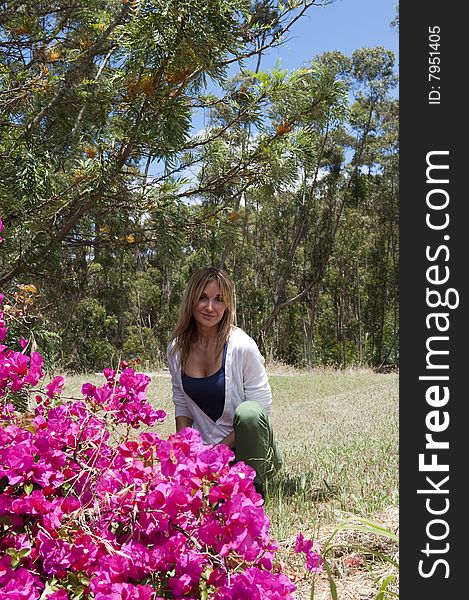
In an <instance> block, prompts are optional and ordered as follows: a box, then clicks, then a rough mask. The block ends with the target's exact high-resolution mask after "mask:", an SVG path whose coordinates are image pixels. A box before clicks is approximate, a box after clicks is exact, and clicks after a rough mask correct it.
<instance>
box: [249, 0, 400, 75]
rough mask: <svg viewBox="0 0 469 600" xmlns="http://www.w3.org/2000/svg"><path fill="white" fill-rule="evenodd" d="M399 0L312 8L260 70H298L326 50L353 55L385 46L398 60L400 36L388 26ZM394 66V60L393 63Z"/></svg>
mask: <svg viewBox="0 0 469 600" xmlns="http://www.w3.org/2000/svg"><path fill="white" fill-rule="evenodd" d="M397 4H398V0H335V1H334V2H333V3H332V4H329V5H328V6H312V7H310V8H309V9H308V11H307V12H306V14H305V15H304V16H303V17H302V18H301V19H300V20H299V21H297V22H296V23H294V25H293V27H292V29H291V33H290V34H289V36H288V41H287V42H286V43H285V44H283V45H282V46H280V47H278V48H274V49H271V50H270V51H269V53H268V55H267V56H265V57H264V58H263V59H262V63H261V68H263V69H266V70H267V69H269V68H271V67H272V66H273V65H274V64H275V61H276V60H280V62H281V67H282V68H286V69H289V70H290V69H297V68H299V67H301V66H303V65H306V64H307V63H308V62H309V60H311V58H313V56H315V55H316V54H320V53H322V52H325V51H326V50H340V51H342V52H343V53H344V54H348V55H350V54H352V52H353V51H354V50H356V49H357V48H364V47H372V46H384V47H385V48H386V49H388V50H392V51H393V52H394V53H395V54H396V59H397V58H398V52H399V36H398V34H397V32H396V30H395V29H393V28H392V27H391V26H390V22H391V21H392V20H393V19H394V17H395V10H394V7H395V6H396V5H397ZM396 63H397V60H396Z"/></svg>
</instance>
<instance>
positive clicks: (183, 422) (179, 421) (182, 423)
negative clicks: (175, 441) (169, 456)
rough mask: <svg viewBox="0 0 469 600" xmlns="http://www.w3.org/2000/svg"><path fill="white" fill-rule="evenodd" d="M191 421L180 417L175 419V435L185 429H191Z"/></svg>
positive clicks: (188, 418)
mask: <svg viewBox="0 0 469 600" xmlns="http://www.w3.org/2000/svg"><path fill="white" fill-rule="evenodd" d="M193 422H194V420H193V419H191V418H190V417H185V416H180V417H176V433H177V432H178V431H181V429H184V428H185V427H192V423H193Z"/></svg>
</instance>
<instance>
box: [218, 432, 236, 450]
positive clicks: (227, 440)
mask: <svg viewBox="0 0 469 600" xmlns="http://www.w3.org/2000/svg"><path fill="white" fill-rule="evenodd" d="M218 443H219V444H225V446H228V447H229V448H231V450H233V448H234V447H235V432H234V431H232V432H231V433H229V434H228V435H227V436H226V437H224V438H223V439H222V440H221V442H218Z"/></svg>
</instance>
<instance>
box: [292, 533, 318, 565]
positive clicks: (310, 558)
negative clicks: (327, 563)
mask: <svg viewBox="0 0 469 600" xmlns="http://www.w3.org/2000/svg"><path fill="white" fill-rule="evenodd" d="M313 544H314V542H313V540H305V539H304V536H303V534H302V533H301V532H300V533H299V534H298V536H297V538H296V542H295V552H297V553H300V552H303V553H304V554H305V555H306V567H307V569H308V570H309V571H311V573H317V572H318V571H321V570H322V568H323V564H324V560H323V558H322V556H321V555H320V554H319V553H318V552H316V551H315V550H313Z"/></svg>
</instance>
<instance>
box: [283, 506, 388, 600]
mask: <svg viewBox="0 0 469 600" xmlns="http://www.w3.org/2000/svg"><path fill="white" fill-rule="evenodd" d="M371 520H372V521H375V522H376V523H379V524H380V525H382V526H383V527H385V528H386V529H388V530H389V531H391V532H393V533H395V534H397V535H398V534H399V509H398V508H397V507H390V508H388V509H387V510H386V511H384V512H383V513H382V514H379V515H376V516H374V517H373V518H372V519H371ZM331 533H332V528H330V529H323V530H321V531H320V532H319V535H317V536H316V537H315V541H317V543H318V544H319V545H321V543H324V541H325V540H326V539H327V538H328V537H329V536H330V534H331ZM305 537H306V534H305ZM334 539H335V541H336V548H335V549H334V551H333V554H332V555H331V558H330V563H331V565H332V576H333V579H334V583H335V585H336V590H337V598H338V599H339V600H376V597H377V595H378V593H379V590H380V587H381V585H382V584H383V582H385V581H386V580H387V578H390V581H389V584H388V586H387V590H388V591H389V592H393V593H394V594H396V595H397V594H398V593H399V571H398V568H396V567H395V566H394V565H392V564H391V563H389V562H387V561H385V560H382V559H379V558H377V557H376V556H373V555H372V554H370V553H367V552H366V551H364V550H362V549H368V550H373V551H374V552H379V553H382V554H383V555H386V556H388V557H390V558H392V559H393V560H394V561H395V562H397V563H398V562H399V548H398V544H397V543H396V542H393V541H391V540H388V539H386V538H383V537H381V536H377V535H375V534H369V533H362V532H356V531H341V532H339V533H338V534H337V535H336V537H335V538H334ZM294 543H295V541H294V540H291V546H292V547H293V546H294ZM282 570H283V571H284V572H285V574H286V575H288V576H289V577H290V579H291V580H292V581H293V582H294V583H295V585H296V586H297V590H296V592H294V593H293V597H294V598H295V600H310V599H311V583H312V576H311V575H310V574H308V573H306V572H303V573H300V574H299V571H298V567H297V566H295V565H293V564H289V561H286V563H285V564H283V565H282ZM300 571H301V570H300ZM314 585H315V588H314V600H333V596H332V594H331V590H330V585H329V581H328V577H327V573H326V572H325V571H322V572H320V573H318V574H317V575H316V576H315V584H314ZM386 597H389V596H384V598H386Z"/></svg>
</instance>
